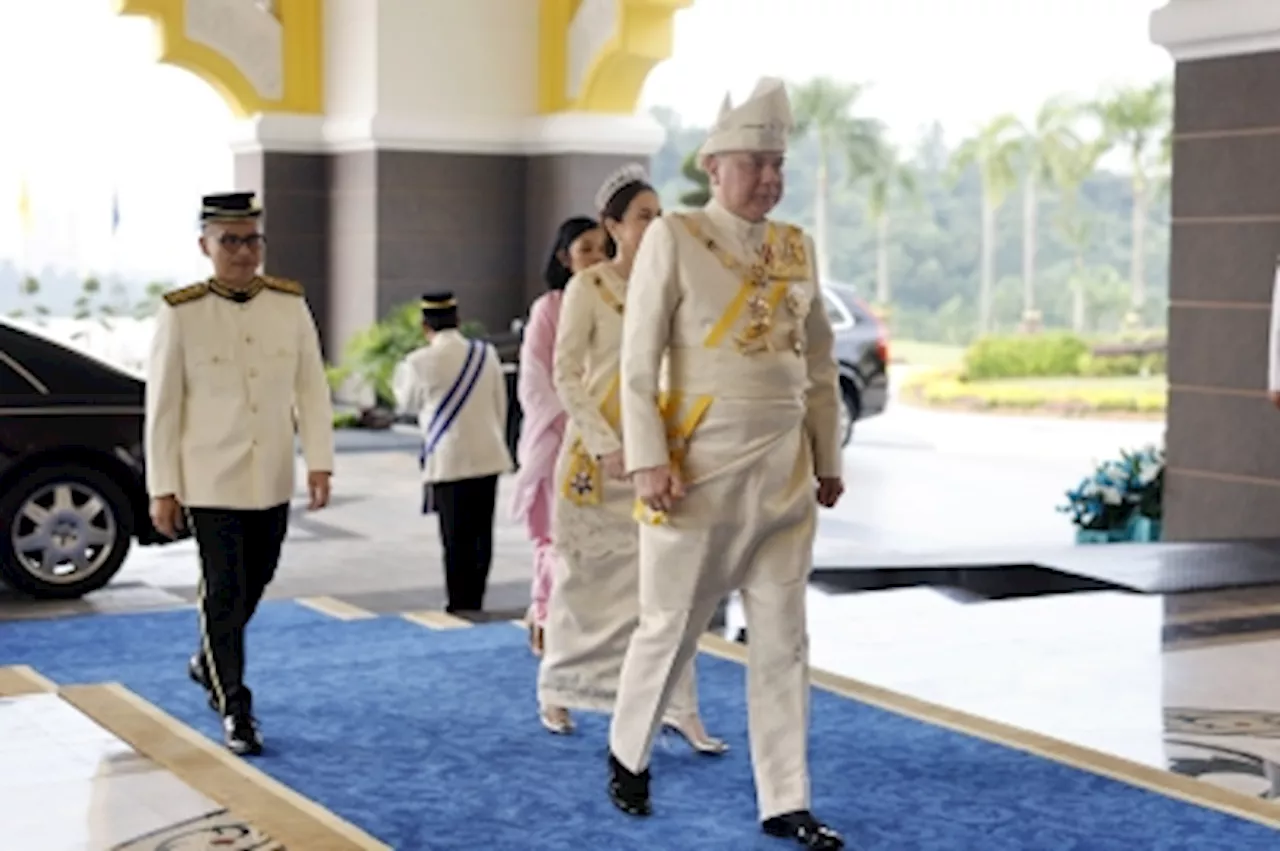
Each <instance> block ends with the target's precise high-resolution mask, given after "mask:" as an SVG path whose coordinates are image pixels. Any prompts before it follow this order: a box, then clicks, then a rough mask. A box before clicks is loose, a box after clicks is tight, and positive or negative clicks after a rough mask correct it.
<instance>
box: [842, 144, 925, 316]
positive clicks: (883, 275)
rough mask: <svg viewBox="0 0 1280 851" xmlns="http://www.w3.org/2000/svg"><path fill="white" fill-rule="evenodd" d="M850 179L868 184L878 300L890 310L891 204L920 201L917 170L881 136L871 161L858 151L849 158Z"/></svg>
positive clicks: (853, 181) (868, 211) (885, 308)
mask: <svg viewBox="0 0 1280 851" xmlns="http://www.w3.org/2000/svg"><path fill="white" fill-rule="evenodd" d="M849 177H850V182H851V183H861V182H863V181H865V182H866V184H867V221H868V222H870V223H871V225H872V226H873V227H874V228H875V230H876V304H877V305H879V306H880V308H881V309H882V310H887V309H888V307H889V303H890V301H891V299H892V293H891V291H890V285H889V208H890V206H891V205H892V204H893V203H894V201H896V200H898V199H899V198H901V199H903V200H910V201H913V202H918V201H919V198H920V193H919V187H918V185H917V183H916V177H915V172H914V171H913V170H912V168H911V166H910V165H909V164H908V163H907V162H906V161H905V160H903V159H902V157H901V155H900V154H899V152H898V150H897V148H895V147H894V146H893V145H891V144H890V143H889V142H888V141H886V140H884V139H881V140H880V143H879V144H878V145H876V147H875V151H874V156H873V158H872V159H871V160H870V161H866V160H863V159H861V158H860V157H859V156H858V155H857V153H856V152H855V153H854V155H852V156H851V157H850V160H849Z"/></svg>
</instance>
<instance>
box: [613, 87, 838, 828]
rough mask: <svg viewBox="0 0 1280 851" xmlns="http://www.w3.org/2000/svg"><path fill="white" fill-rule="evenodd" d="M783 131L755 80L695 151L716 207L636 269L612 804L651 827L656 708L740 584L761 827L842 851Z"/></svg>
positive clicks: (813, 329) (629, 329) (812, 380)
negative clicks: (813, 632) (627, 576)
mask: <svg viewBox="0 0 1280 851" xmlns="http://www.w3.org/2000/svg"><path fill="white" fill-rule="evenodd" d="M791 127H792V118H791V108H790V104H789V101H788V98H787V92H786V88H785V87H784V86H783V84H782V82H781V81H780V80H773V79H764V80H761V81H760V83H759V85H757V87H756V90H755V91H754V92H753V93H752V95H751V97H750V99H748V100H747V101H746V102H745V103H743V104H742V105H741V106H739V107H738V108H736V109H734V108H733V107H732V106H731V104H730V103H729V101H728V99H727V98H726V100H725V104H724V106H723V107H722V108H721V112H720V116H719V118H718V120H717V122H716V124H715V126H714V127H713V128H712V130H711V133H710V136H709V137H708V139H707V141H706V143H705V144H704V145H703V147H702V149H701V151H700V160H701V164H702V167H703V168H704V169H705V170H706V172H707V173H708V175H709V176H710V179H711V187H712V195H713V200H712V201H711V203H710V204H708V206H707V207H706V209H705V210H703V211H699V212H694V213H678V214H668V215H666V216H664V217H663V218H662V219H660V220H658V221H656V222H654V223H653V224H652V225H650V227H649V230H648V231H647V233H646V234H645V236H644V240H643V242H642V243H641V246H640V250H639V253H638V256H637V257H636V261H635V267H634V270H633V271H632V273H631V281H630V285H629V287H628V289H627V303H626V312H625V318H624V327H623V339H622V365H621V373H622V421H623V427H622V434H623V442H624V445H625V448H624V451H625V456H626V465H627V470H628V471H629V472H631V473H632V474H633V480H634V482H635V489H636V494H637V498H638V503H637V515H638V517H639V519H640V521H641V533H640V606H641V614H640V626H639V628H638V629H637V631H636V633H635V635H634V637H633V638H632V640H631V644H630V646H629V648H628V650H627V655H626V659H625V661H624V663H623V667H622V677H621V685H620V688H619V690H618V698H617V705H616V706H615V709H614V715H613V724H612V728H611V731H610V751H611V752H610V757H609V766H610V782H609V793H610V796H611V797H612V799H613V801H614V803H615V804H617V806H618V807H620V808H621V809H622V810H624V811H625V812H627V813H630V814H632V815H648V814H649V812H650V808H649V768H648V764H649V757H650V752H651V750H652V747H653V740H654V736H655V733H656V731H657V730H658V727H659V724H660V722H661V720H662V714H663V709H664V707H665V706H666V703H667V701H668V699H669V697H670V695H671V692H672V688H673V686H674V684H675V682H676V678H677V676H678V674H679V672H680V671H682V670H683V668H684V666H685V665H686V664H688V661H689V659H690V658H691V657H692V656H693V654H694V653H695V652H696V651H697V644H698V637H699V635H700V634H701V633H702V632H703V631H704V630H705V629H706V627H707V624H708V623H709V621H710V620H711V617H712V615H713V614H714V613H715V610H716V606H717V604H718V603H719V601H720V600H721V599H722V598H723V597H725V596H726V595H728V594H729V593H731V592H732V591H734V590H737V591H739V592H740V594H741V597H742V604H743V607H744V609H745V613H746V618H747V629H748V632H749V634H750V636H751V640H750V644H749V646H748V654H749V660H748V675H747V692H748V699H749V704H750V712H749V715H750V719H749V726H750V734H751V757H752V762H753V765H754V770H755V781H756V794H757V801H758V806H759V812H760V819H761V822H762V827H763V830H764V831H765V832H766V833H768V834H770V835H773V836H782V837H791V838H794V839H796V840H798V841H799V842H800V843H801V844H802V845H804V846H805V847H808V848H819V849H833V848H842V847H844V841H843V840H842V839H841V837H840V836H839V834H837V833H836V832H835V831H833V830H831V829H830V828H828V827H826V826H825V825H823V824H822V823H821V822H820V821H818V820H817V819H816V818H814V816H813V815H812V814H811V813H810V811H809V806H810V803H809V771H808V759H807V748H808V713H809V664H808V636H807V632H806V626H805V590H806V586H807V581H808V576H809V571H810V567H811V561H812V546H813V538H814V531H815V525H816V508H817V505H818V504H822V505H824V506H827V507H830V506H833V505H835V503H836V501H837V500H838V499H839V497H840V495H841V493H842V492H843V484H842V481H841V457H840V440H839V414H838V404H839V403H838V396H837V389H836V388H837V372H836V365H835V361H834V359H833V355H832V334H831V326H830V324H829V323H828V321H827V315H826V311H825V310H823V307H822V304H823V302H822V294H821V292H820V290H819V284H818V281H817V277H816V269H815V257H814V250H813V244H812V242H811V241H810V240H809V238H808V237H807V236H805V234H804V232H803V231H801V230H800V229H799V228H796V227H792V226H790V225H783V224H778V223H775V222H771V221H769V220H768V219H767V216H768V214H769V212H770V211H771V210H772V209H773V208H774V206H775V205H776V204H777V203H778V201H779V199H780V198H781V197H782V167H783V157H784V153H785V150H786V144H787V137H788V134H789V132H790V130H791ZM664 359H665V361H666V367H665V369H666V373H667V380H666V382H665V386H660V377H659V376H660V375H661V374H662V372H663V369H664V367H663V362H664Z"/></svg>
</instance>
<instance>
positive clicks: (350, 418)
mask: <svg viewBox="0 0 1280 851" xmlns="http://www.w3.org/2000/svg"><path fill="white" fill-rule="evenodd" d="M359 425H360V415H359V414H357V413H356V412H355V411H336V412H334V415H333V427H334V428H336V429H337V428H356V427H357V426H359Z"/></svg>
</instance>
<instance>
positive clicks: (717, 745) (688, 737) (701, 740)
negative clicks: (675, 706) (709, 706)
mask: <svg viewBox="0 0 1280 851" xmlns="http://www.w3.org/2000/svg"><path fill="white" fill-rule="evenodd" d="M662 726H663V727H665V728H666V729H668V730H670V731H671V732H673V733H676V734H677V735H679V736H680V738H682V739H684V740H685V741H686V742H688V743H689V747H691V748H693V749H694V750H695V751H697V752H698V753H700V754H705V755H707V756H720V755H721V754H723V753H725V752H727V751H728V750H729V743H728V742H726V741H724V740H723V739H717V738H716V737H715V736H712V735H709V734H708V733H707V731H706V729H705V728H704V727H703V726H702V719H700V718H698V716H696V715H695V716H693V717H692V718H664V719H662Z"/></svg>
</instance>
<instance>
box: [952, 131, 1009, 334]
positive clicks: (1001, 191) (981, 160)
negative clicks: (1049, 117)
mask: <svg viewBox="0 0 1280 851" xmlns="http://www.w3.org/2000/svg"><path fill="white" fill-rule="evenodd" d="M1019 129H1020V125H1019V123H1018V119H1017V118H1014V117H1013V116H1012V115H1002V116H1000V117H999V118H995V119H993V120H991V121H990V122H988V123H987V124H986V125H984V126H983V127H981V128H979V130H978V132H977V133H975V134H974V135H973V136H971V137H970V138H968V139H966V140H965V141H964V142H962V143H961V145H960V147H959V148H957V149H956V152H955V153H954V154H953V155H952V157H951V178H952V180H953V181H956V180H959V179H960V177H961V176H962V175H963V174H964V173H965V172H967V171H968V170H969V169H970V168H977V169H978V176H979V178H980V179H981V181H982V265H981V275H982V277H981V279H980V281H979V290H978V332H979V333H980V334H986V333H988V332H989V331H990V330H991V288H992V286H993V284H994V282H995V272H996V213H997V212H999V210H1000V208H1001V207H1002V206H1004V202H1005V201H1006V200H1007V199H1008V197H1009V192H1010V191H1012V190H1013V188H1014V187H1015V186H1017V185H1018V176H1017V162H1018V155H1019V153H1020V151H1021V142H1022V139H1021V136H1020V134H1019Z"/></svg>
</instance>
